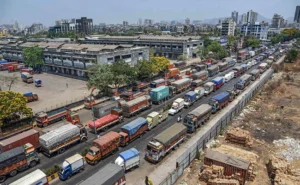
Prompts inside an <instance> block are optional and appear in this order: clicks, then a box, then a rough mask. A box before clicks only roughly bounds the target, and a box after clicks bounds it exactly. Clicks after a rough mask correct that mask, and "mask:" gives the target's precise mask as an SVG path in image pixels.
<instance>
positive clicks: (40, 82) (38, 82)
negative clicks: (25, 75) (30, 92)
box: [34, 79, 42, 87]
mask: <svg viewBox="0 0 300 185" xmlns="http://www.w3.org/2000/svg"><path fill="white" fill-rule="evenodd" d="M34 86H36V87H42V80H40V79H35V80H34Z"/></svg>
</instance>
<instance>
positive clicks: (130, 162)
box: [115, 148, 140, 171]
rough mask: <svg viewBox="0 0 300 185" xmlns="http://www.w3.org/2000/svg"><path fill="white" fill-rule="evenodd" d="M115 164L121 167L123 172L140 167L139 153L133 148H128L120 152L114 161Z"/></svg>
mask: <svg viewBox="0 0 300 185" xmlns="http://www.w3.org/2000/svg"><path fill="white" fill-rule="evenodd" d="M115 164H117V165H119V166H121V167H122V168H123V169H124V170H125V171H128V170H130V169H132V168H135V167H138V166H139V165H140V152H139V151H138V150H137V149H135V148H130V149H128V150H125V151H124V152H121V153H120V154H119V157H118V158H117V159H116V160H115Z"/></svg>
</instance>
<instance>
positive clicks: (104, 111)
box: [92, 101, 118, 118]
mask: <svg viewBox="0 0 300 185" xmlns="http://www.w3.org/2000/svg"><path fill="white" fill-rule="evenodd" d="M117 107H118V102H117V101H107V102H104V103H100V104H98V105H95V106H93V108H92V110H93V114H94V117H95V118H101V117H103V116H106V115H108V114H110V112H111V110H112V109H114V108H117Z"/></svg>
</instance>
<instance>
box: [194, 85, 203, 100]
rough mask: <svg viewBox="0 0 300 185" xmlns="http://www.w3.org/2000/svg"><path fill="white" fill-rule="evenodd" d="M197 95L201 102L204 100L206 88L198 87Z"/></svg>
mask: <svg viewBox="0 0 300 185" xmlns="http://www.w3.org/2000/svg"><path fill="white" fill-rule="evenodd" d="M194 91H195V92H196V93H197V99H198V100H199V99H200V98H202V96H204V91H205V90H204V88H203V87H197V88H196V89H195V90H194Z"/></svg>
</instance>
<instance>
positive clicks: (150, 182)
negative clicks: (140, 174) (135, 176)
mask: <svg viewBox="0 0 300 185" xmlns="http://www.w3.org/2000/svg"><path fill="white" fill-rule="evenodd" d="M145 185H153V182H152V180H151V179H149V178H148V176H146V178H145Z"/></svg>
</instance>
